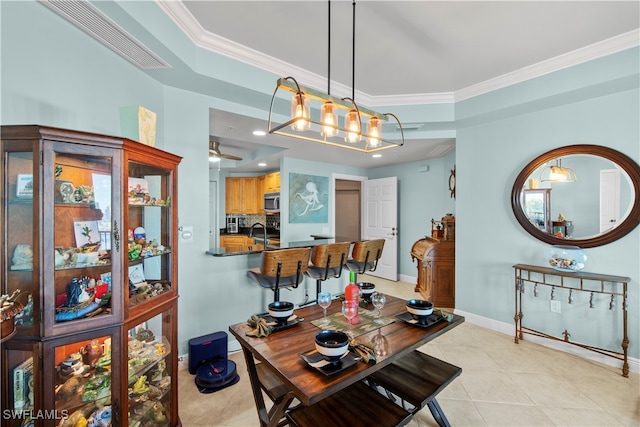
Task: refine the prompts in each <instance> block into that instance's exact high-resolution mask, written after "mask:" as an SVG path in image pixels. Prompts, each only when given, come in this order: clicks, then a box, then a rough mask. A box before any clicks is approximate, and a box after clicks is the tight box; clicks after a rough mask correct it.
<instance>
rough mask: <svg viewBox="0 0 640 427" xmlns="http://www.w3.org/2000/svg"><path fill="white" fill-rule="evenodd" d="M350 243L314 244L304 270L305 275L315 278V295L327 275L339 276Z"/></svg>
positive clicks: (347, 255) (319, 290)
mask: <svg viewBox="0 0 640 427" xmlns="http://www.w3.org/2000/svg"><path fill="white" fill-rule="evenodd" d="M349 246H351V243H349V242H342V243H327V244H326V245H318V246H314V247H313V249H312V251H311V265H310V266H309V268H308V269H307V271H306V274H307V276H309V277H311V278H312V279H315V280H316V296H317V295H318V294H319V293H320V292H321V291H322V282H324V281H325V280H327V279H328V278H329V277H340V276H341V275H342V267H343V266H344V265H345V263H346V262H347V258H348V257H349Z"/></svg>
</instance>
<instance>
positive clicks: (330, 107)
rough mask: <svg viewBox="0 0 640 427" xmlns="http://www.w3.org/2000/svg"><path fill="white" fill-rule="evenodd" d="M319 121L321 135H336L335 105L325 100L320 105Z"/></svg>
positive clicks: (336, 115) (336, 113)
mask: <svg viewBox="0 0 640 427" xmlns="http://www.w3.org/2000/svg"><path fill="white" fill-rule="evenodd" d="M320 121H321V122H322V124H323V126H322V131H321V132H320V133H321V134H322V136H325V137H332V136H336V135H338V129H337V126H338V112H337V107H336V105H335V104H334V103H333V102H331V101H327V102H325V103H324V104H322V107H320Z"/></svg>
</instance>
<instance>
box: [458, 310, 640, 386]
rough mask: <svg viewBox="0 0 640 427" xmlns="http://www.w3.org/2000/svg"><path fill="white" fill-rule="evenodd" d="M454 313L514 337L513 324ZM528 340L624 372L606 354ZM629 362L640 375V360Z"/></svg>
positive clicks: (560, 343)
mask: <svg viewBox="0 0 640 427" xmlns="http://www.w3.org/2000/svg"><path fill="white" fill-rule="evenodd" d="M454 312H455V313H456V314H459V315H460V316H464V318H465V322H468V323H471V324H473V325H477V326H481V327H483V328H486V329H490V330H492V331H496V332H500V333H503V334H505V335H510V336H512V337H513V336H514V334H515V325H514V324H513V323H505V322H500V321H498V320H494V319H489V318H488V317H483V316H478V315H477V314H473V313H468V312H466V311H463V310H458V309H455V310H454ZM526 340H527V341H530V342H534V343H536V344H540V345H543V346H545V347H549V348H552V349H554V350H558V351H563V352H565V353H569V354H573V355H576V356H579V357H582V358H584V359H588V360H593V361H594V362H599V363H602V364H605V365H609V366H613V367H616V368H618V369H620V370H622V361H620V360H618V359H615V358H613V357H609V356H605V355H604V354H600V353H596V352H594V351H591V350H587V349H585V348H582V347H578V346H576V345H573V344H569V343H565V342H562V341H556V340H552V339H547V338H543V337H538V336H535V335H531V334H527V335H526ZM628 362H629V372H633V373H636V374H638V373H640V359H635V358H633V357H629V358H628Z"/></svg>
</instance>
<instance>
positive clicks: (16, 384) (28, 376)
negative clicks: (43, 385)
mask: <svg viewBox="0 0 640 427" xmlns="http://www.w3.org/2000/svg"><path fill="white" fill-rule="evenodd" d="M39 349H40V346H39V345H38V343H35V342H11V343H10V344H5V345H4V346H3V350H2V359H1V360H2V371H3V372H5V373H7V376H6V380H5V381H6V388H3V390H4V391H5V392H4V393H3V395H4V396H3V398H2V425H3V426H7V427H18V426H28V425H30V423H31V420H32V418H33V411H35V410H36V408H40V407H41V399H42V397H41V396H40V395H39V393H38V391H39V390H38V389H39V388H38V387H37V386H36V385H37V384H39V382H40V375H41V370H40V369H37V367H38V366H39V361H40V350H39ZM34 366H35V367H36V369H34ZM3 387H5V386H4V385H3Z"/></svg>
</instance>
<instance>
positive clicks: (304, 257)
mask: <svg viewBox="0 0 640 427" xmlns="http://www.w3.org/2000/svg"><path fill="white" fill-rule="evenodd" d="M310 254H311V248H290V249H277V250H273V251H264V252H262V254H261V263H260V272H261V273H262V274H264V275H265V276H269V277H276V276H277V275H278V266H280V277H287V276H294V275H296V274H303V273H304V272H305V271H307V268H308V266H309V257H310Z"/></svg>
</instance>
